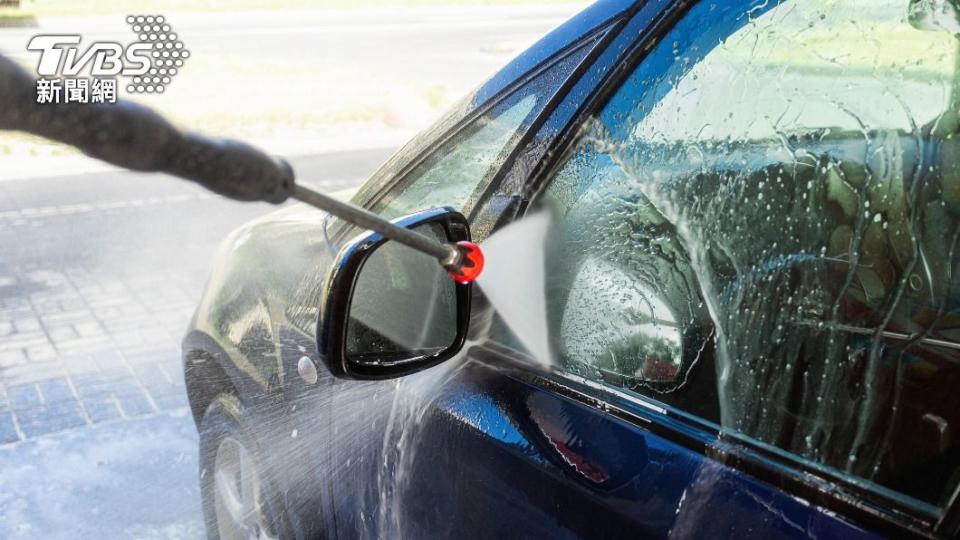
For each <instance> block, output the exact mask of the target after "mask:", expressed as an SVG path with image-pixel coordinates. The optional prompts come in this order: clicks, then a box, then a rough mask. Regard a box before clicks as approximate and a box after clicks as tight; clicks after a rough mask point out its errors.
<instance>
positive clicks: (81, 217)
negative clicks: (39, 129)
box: [0, 149, 391, 446]
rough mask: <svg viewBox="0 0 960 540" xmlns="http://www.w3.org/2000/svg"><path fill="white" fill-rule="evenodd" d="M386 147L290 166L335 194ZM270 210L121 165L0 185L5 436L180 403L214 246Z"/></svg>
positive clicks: (29, 435)
mask: <svg viewBox="0 0 960 540" xmlns="http://www.w3.org/2000/svg"><path fill="white" fill-rule="evenodd" d="M390 151H391V150H390V149H374V150H367V151H358V152H347V153H339V154H329V155H321V156H314V157H309V158H303V159H302V160H300V161H299V162H295V166H296V167H297V169H298V171H300V172H301V175H302V176H304V177H307V178H313V179H319V182H318V183H317V184H316V185H317V187H320V188H321V189H324V190H326V191H328V192H330V191H335V190H338V189H343V188H345V187H350V186H355V185H357V184H358V183H359V182H360V181H361V179H363V178H364V177H366V175H368V174H369V173H370V171H372V170H373V169H375V168H376V166H377V164H379V163H380V162H382V161H383V160H384V159H386V157H387V156H388V155H389V153H390ZM324 179H325V180H324ZM275 209H276V207H274V206H271V205H267V204H240V203H236V202H232V201H227V200H225V199H222V198H220V197H217V196H214V195H210V194H208V193H206V192H204V191H202V190H200V188H197V187H194V186H193V185H192V184H189V183H187V182H182V181H178V180H174V179H165V178H162V177H158V176H148V175H142V174H134V173H124V172H111V173H103V174H92V175H79V176H75V177H63V178H46V179H32V180H23V181H7V182H3V183H0V446H2V445H5V444H12V443H19V442H22V441H27V440H30V439H33V438H34V437H37V436H40V435H45V434H50V433H56V432H61V431H65V430H70V429H83V428H89V427H90V426H94V425H97V424H100V423H103V422H109V421H115V420H129V419H134V418H143V417H148V416H150V415H156V414H159V413H164V412H168V411H174V412H177V411H180V410H182V409H185V408H186V407H187V400H186V394H185V391H184V382H183V370H182V367H181V364H180V340H181V339H182V337H183V332H184V330H185V329H186V327H187V324H188V322H189V319H190V317H191V315H192V313H193V309H194V308H195V307H196V305H197V302H198V300H199V298H200V294H201V292H202V289H203V285H204V283H205V282H206V279H207V277H208V275H209V272H210V263H211V260H212V257H213V253H214V251H215V249H216V247H217V246H218V244H219V243H220V241H221V240H222V239H223V237H224V236H225V235H226V234H227V233H229V231H231V230H232V229H234V228H235V227H237V226H239V225H240V224H242V223H244V222H246V221H248V220H250V219H253V218H255V217H258V216H260V215H263V214H265V213H268V212H270V211H273V210H275ZM184 418H186V417H184ZM185 421H186V420H185Z"/></svg>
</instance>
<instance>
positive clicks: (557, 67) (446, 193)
mask: <svg viewBox="0 0 960 540" xmlns="http://www.w3.org/2000/svg"><path fill="white" fill-rule="evenodd" d="M628 5H629V4H628V3H625V2H611V3H610V5H608V6H606V7H603V6H601V7H603V9H599V10H598V9H593V10H588V11H587V12H585V13H584V14H583V15H581V16H579V17H578V19H576V20H575V21H573V23H578V24H577V25H576V26H575V27H574V28H573V29H570V28H565V27H561V28H560V29H558V30H557V33H559V35H561V36H562V37H565V38H567V39H569V38H570V36H571V35H573V36H577V35H579V37H574V38H573V39H572V40H571V41H570V42H569V43H566V44H564V46H561V47H556V44H555V43H554V44H551V46H553V47H555V48H556V53H555V54H553V55H551V56H550V57H549V58H547V59H546V60H545V61H544V62H543V63H541V64H540V65H533V66H530V67H531V68H532V69H530V71H529V73H526V74H523V75H521V76H520V77H519V78H518V79H517V80H516V81H515V82H514V84H512V85H509V86H508V87H507V88H506V90H505V91H504V92H502V95H501V96H500V97H499V98H497V97H495V98H494V99H493V100H492V101H491V102H490V103H488V104H486V105H483V106H481V107H480V108H479V110H478V111H477V113H476V114H474V115H473V117H472V118H468V119H467V120H466V121H464V122H463V123H462V124H461V125H460V126H459V127H457V128H455V129H454V130H453V132H452V133H451V134H448V135H445V136H440V137H439V141H440V142H439V143H437V144H435V145H434V146H432V147H430V148H428V150H427V151H426V152H425V153H424V154H423V155H421V156H419V157H417V158H415V159H413V160H412V165H411V166H409V167H408V169H409V170H408V171H406V172H402V173H400V174H398V175H396V177H394V178H393V179H392V181H391V182H389V183H387V185H373V184H371V185H368V186H365V187H364V188H363V189H362V190H361V193H360V194H359V195H358V197H359V198H360V199H361V201H358V202H362V204H364V206H366V207H368V208H370V209H371V210H372V211H374V212H376V213H378V214H380V215H381V216H385V217H388V218H391V219H392V218H397V217H400V216H403V215H407V214H411V213H414V212H417V211H419V210H422V209H430V208H436V207H440V206H450V207H453V208H456V209H458V210H460V211H461V212H464V213H469V212H470V211H471V210H473V209H474V208H475V207H477V202H478V201H480V200H487V199H488V197H486V195H485V194H486V192H487V191H488V189H489V188H490V186H491V185H492V184H493V183H494V178H495V177H496V176H497V173H498V172H499V171H500V169H501V166H502V163H503V162H504V161H506V160H507V159H508V156H511V155H512V154H514V152H515V151H516V149H517V148H518V147H520V146H521V143H522V141H525V140H526V139H527V135H528V134H529V133H530V130H531V129H532V126H536V125H539V124H540V123H541V122H542V118H543V117H544V114H545V111H547V110H550V109H551V108H552V107H553V102H554V101H555V99H556V96H557V95H558V93H559V92H560V90H561V89H562V88H564V86H565V85H566V84H568V81H571V80H574V74H575V73H576V70H577V69H578V67H579V66H581V64H583V63H584V62H585V61H586V59H587V58H588V57H589V55H590V54H591V53H592V52H593V51H594V50H595V49H596V48H597V47H598V44H600V43H601V42H602V41H603V40H604V38H605V37H606V36H608V35H609V34H610V29H611V27H612V25H614V24H616V21H618V20H619V18H620V17H619V13H620V12H622V11H623V8H624V7H626V6H628ZM569 26H570V23H568V24H567V27H569ZM551 39H552V38H551V37H547V38H546V40H547V41H549V40H551ZM441 123H442V122H441ZM328 232H329V233H330V237H331V238H333V239H334V240H335V241H336V240H338V239H339V240H344V239H349V238H350V236H351V234H352V233H353V232H355V231H353V230H351V229H349V227H348V226H345V224H343V223H332V224H331V226H330V227H328ZM474 238H479V236H478V235H477V232H474ZM380 307H381V309H383V306H380ZM322 396H323V397H321V393H320V392H317V393H316V394H315V398H316V399H317V400H318V402H317V404H316V406H315V407H310V408H309V409H308V411H312V412H307V414H313V412H316V413H317V414H323V415H324V416H325V417H329V418H330V432H329V433H330V437H331V441H330V443H329V444H330V448H331V452H330V458H329V459H323V460H322V462H323V463H324V464H323V466H318V467H317V468H318V469H322V471H323V472H322V473H320V474H321V475H323V476H327V480H328V481H329V482H330V485H331V496H330V497H329V499H330V501H329V504H328V506H329V510H328V514H329V515H330V516H333V522H332V523H330V524H329V527H332V528H334V529H336V531H337V532H338V534H339V535H340V536H342V537H345V538H353V537H357V536H362V537H385V536H391V534H389V533H388V532H387V531H382V530H380V525H379V524H380V523H381V519H380V518H381V516H380V514H381V512H386V511H387V510H388V508H387V507H386V505H385V503H384V501H383V500H381V497H382V496H385V494H386V493H387V492H388V491H389V490H390V489H391V488H390V487H389V486H385V487H384V489H383V490H381V489H380V488H379V487H378V486H380V485H385V484H386V483H387V482H386V476H385V474H386V473H385V469H384V466H383V462H382V460H381V456H382V454H383V452H384V444H388V443H387V442H386V439H384V437H385V435H384V433H392V429H393V427H396V426H399V425H400V424H402V422H403V420H401V419H400V416H401V413H399V412H397V408H398V407H399V406H398V405H397V403H396V402H395V401H396V400H398V399H400V396H399V393H398V392H397V388H396V386H395V383H394V382H393V381H366V382H362V381H352V380H346V381H345V380H332V381H330V387H329V388H324V389H323V392H322ZM388 500H389V499H388Z"/></svg>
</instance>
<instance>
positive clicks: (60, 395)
mask: <svg viewBox="0 0 960 540" xmlns="http://www.w3.org/2000/svg"><path fill="white" fill-rule="evenodd" d="M37 387H39V388H40V395H41V396H43V400H44V401H45V402H47V403H53V402H56V401H67V400H75V399H76V398H75V397H74V395H73V390H72V389H71V388H70V384H69V383H67V379H66V378H64V377H61V378H58V379H49V380H46V381H42V382H39V383H37Z"/></svg>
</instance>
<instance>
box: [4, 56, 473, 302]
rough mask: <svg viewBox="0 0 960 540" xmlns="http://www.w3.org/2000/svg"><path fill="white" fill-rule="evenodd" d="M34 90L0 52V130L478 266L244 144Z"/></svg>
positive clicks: (126, 108)
mask: <svg viewBox="0 0 960 540" xmlns="http://www.w3.org/2000/svg"><path fill="white" fill-rule="evenodd" d="M35 92H36V80H35V79H34V78H33V77H32V76H30V75H29V74H28V73H27V72H26V71H24V70H22V69H21V68H20V67H19V66H17V65H16V64H14V63H13V62H12V61H11V60H9V59H7V58H5V57H3V56H2V55H0V104H2V106H3V110H0V130H16V131H23V132H26V133H30V134H32V135H36V136H39V137H43V138H45V139H49V140H53V141H57V142H60V143H63V144H67V145H69V146H73V147H74V148H77V149H78V150H80V151H81V152H83V153H84V154H86V155H88V156H91V157H93V158H97V159H100V160H102V161H105V162H107V163H110V164H111V165H116V166H118V167H123V168H125V169H129V170H132V171H138V172H161V173H167V174H171V175H173V176H177V177H180V178H183V179H186V180H190V181H192V182H195V183H197V184H199V185H201V186H203V187H204V188H206V189H208V190H210V191H213V192H215V193H218V194H220V195H223V196H224V197H227V198H230V199H234V200H238V201H248V202H249V201H264V202H269V203H273V204H279V203H282V202H284V201H286V200H287V199H288V198H292V199H296V200H298V201H300V202H303V203H306V204H309V205H310V206H313V207H316V208H319V209H320V210H323V211H325V212H328V213H330V214H332V215H334V216H336V217H338V218H340V219H342V220H344V221H346V222H348V223H351V224H353V225H356V226H358V227H361V228H363V229H369V230H372V231H375V232H377V233H379V234H381V235H383V236H384V237H386V238H389V239H391V240H394V241H396V242H399V243H401V244H403V245H405V246H408V247H410V248H412V249H415V250H417V251H419V252H421V253H425V254H427V255H429V256H431V257H433V258H435V259H437V261H438V262H439V263H440V265H441V266H443V268H444V269H445V270H447V272H448V273H449V274H450V276H451V277H452V278H453V279H454V280H456V281H457V282H459V283H472V282H473V281H474V280H476V279H477V277H478V276H479V275H480V272H481V271H483V264H484V257H483V253H482V252H481V251H480V248H479V247H478V246H477V245H476V244H474V243H472V242H457V243H455V244H451V243H444V242H441V241H439V240H436V239H433V238H430V237H428V236H426V235H423V234H421V233H418V232H416V231H412V230H410V229H405V228H403V227H400V226H397V225H395V224H394V223H391V222H390V221H388V220H386V219H384V218H382V217H380V216H378V215H376V214H374V213H372V212H370V211H368V210H366V209H364V208H361V207H359V206H356V205H354V204H351V203H348V202H345V201H341V200H338V199H335V198H333V197H331V196H329V195H326V194H324V193H321V192H319V191H316V190H313V189H310V188H308V187H306V186H303V185H300V184H297V183H296V179H295V175H294V172H293V168H292V167H291V166H290V165H289V164H288V163H287V162H286V161H283V160H280V159H275V158H273V157H271V156H269V155H267V154H266V153H264V152H262V151H260V150H258V149H256V148H254V147H252V146H250V145H247V144H244V143H242V142H238V141H231V140H212V139H208V138H206V137H203V136H200V135H197V134H194V133H189V132H182V131H180V130H178V129H177V128H175V127H173V125H172V124H171V123H170V122H168V121H167V120H166V119H164V118H163V117H162V116H161V115H160V114H158V113H157V112H155V111H153V110H152V109H150V108H148V107H145V106H143V105H139V104H136V103H131V102H125V101H119V102H117V103H112V104H78V103H73V104H68V103H63V104H60V103H58V104H38V103H37V100H36V95H35Z"/></svg>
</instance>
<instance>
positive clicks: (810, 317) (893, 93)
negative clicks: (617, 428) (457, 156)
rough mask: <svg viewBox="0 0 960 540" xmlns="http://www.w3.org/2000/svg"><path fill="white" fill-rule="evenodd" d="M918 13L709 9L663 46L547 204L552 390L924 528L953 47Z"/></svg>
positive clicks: (944, 494) (957, 420)
mask: <svg viewBox="0 0 960 540" xmlns="http://www.w3.org/2000/svg"><path fill="white" fill-rule="evenodd" d="M923 5H932V4H931V3H922V2H917V3H911V2H908V1H907V0H882V1H881V0H870V1H865V0H861V1H852V2H832V1H827V0H809V1H801V0H793V1H784V2H779V3H777V2H755V3H743V2H702V3H699V4H698V5H696V6H694V7H693V8H692V9H691V11H690V12H689V13H688V14H687V15H686V16H685V17H684V18H683V19H682V20H681V21H680V22H679V23H678V24H677V26H676V27H675V28H674V29H672V30H671V31H670V32H669V33H668V35H667V36H666V37H665V38H663V39H661V40H660V41H659V44H658V45H657V46H656V47H655V48H654V49H653V51H652V52H651V53H650V55H649V56H648V57H647V58H646V59H645V60H644V61H643V62H642V63H641V64H640V65H639V67H637V68H636V70H635V71H634V72H633V73H632V74H631V75H630V76H629V77H628V79H627V80H626V81H625V82H624V83H623V84H622V86H621V87H620V88H619V89H618V91H617V92H616V93H615V95H614V96H613V97H612V98H611V100H610V101H609V102H608V103H607V105H606V106H605V107H604V108H603V109H602V111H600V112H599V114H597V115H596V117H595V118H593V119H591V120H590V121H589V122H588V125H587V126H585V128H584V130H583V131H582V134H581V135H580V137H579V139H578V140H577V142H576V143H575V144H574V145H573V147H572V150H571V151H569V152H568V153H567V155H566V157H565V158H564V159H563V160H562V161H561V164H560V166H559V167H558V168H557V170H556V172H555V173H554V176H553V178H552V182H551V184H550V185H549V187H548V189H547V191H546V194H545V195H546V197H545V199H546V200H548V201H551V205H552V206H553V207H554V208H555V209H556V212H557V215H558V216H559V219H558V221H557V223H556V224H555V229H556V230H555V231H554V233H555V234H553V235H552V238H551V241H550V246H548V255H547V256H548V263H547V265H546V268H547V269H548V276H547V283H548V290H547V301H548V319H549V320H548V323H549V327H550V332H551V341H552V347H553V349H554V351H555V353H556V355H557V359H556V360H557V361H558V362H559V363H561V364H562V367H563V369H565V370H568V371H572V372H575V373H577V374H580V375H582V376H586V377H589V378H593V379H596V380H599V381H603V382H604V383H606V384H608V385H614V386H617V387H622V388H626V389H627V390H629V391H633V392H637V393H640V394H643V395H645V396H648V397H650V398H653V399H656V400H658V401H660V402H663V403H665V404H667V405H668V406H672V407H675V408H677V409H680V410H682V411H686V412H687V413H691V414H694V415H697V416H699V417H701V418H702V419H704V420H707V421H709V422H713V423H715V424H717V425H718V426H719V427H720V429H722V430H724V431H728V432H735V433H738V434H740V435H742V436H746V437H748V438H751V439H753V440H754V441H756V442H758V443H759V444H762V445H766V446H768V447H769V448H771V449H774V450H775V451H777V452H786V453H788V455H790V456H793V459H800V460H802V461H803V462H805V463H806V464H807V465H810V466H813V467H815V468H826V469H829V470H830V471H832V472H833V473H835V474H839V475H841V476H846V477H847V478H849V479H850V480H851V481H852V482H856V483H858V484H861V485H866V486H868V487H869V488H870V489H873V490H875V491H876V492H882V493H885V494H886V495H888V496H891V497H896V498H898V499H900V500H901V501H902V502H903V503H905V504H908V505H912V506H914V507H915V508H918V509H920V510H921V511H928V512H931V513H935V512H938V511H939V508H941V507H942V506H943V505H944V504H945V502H946V501H947V500H948V499H949V497H950V495H951V493H952V492H953V490H954V489H955V488H956V486H957V484H958V480H960V393H958V392H957V391H956V389H957V388H958V384H960V345H958V342H960V287H958V286H957V285H958V284H957V283H956V282H957V279H956V271H957V259H956V257H957V251H958V249H957V248H958V246H957V243H958V238H960V228H958V223H960V145H958V142H957V141H958V137H956V134H957V133H958V132H960V121H958V118H957V115H956V110H957V106H958V100H960V92H958V89H960V79H958V73H957V65H958V54H957V51H958V47H960V41H958V38H957V37H955V36H954V34H953V33H952V32H956V31H957V29H953V28H950V27H949V24H950V20H951V19H949V17H948V18H945V19H944V18H941V19H942V20H939V21H938V20H933V19H935V18H932V17H930V14H928V13H924V12H923V11H922V10H923V9H924V8H923ZM944 5H946V4H944ZM951 5H952V4H951ZM911 6H912V7H911ZM911 10H912V11H911ZM944 21H945V22H944ZM785 455H786V454H785Z"/></svg>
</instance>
